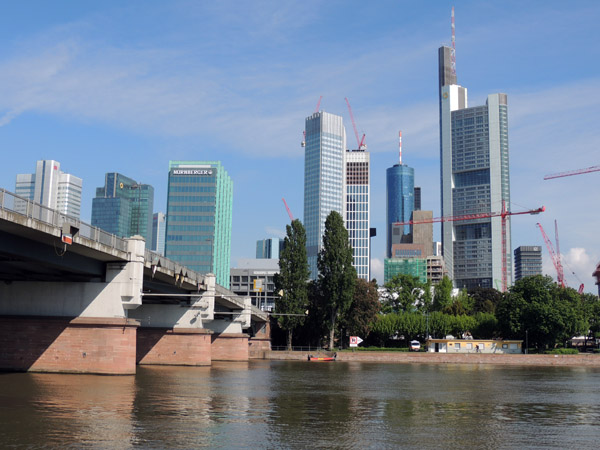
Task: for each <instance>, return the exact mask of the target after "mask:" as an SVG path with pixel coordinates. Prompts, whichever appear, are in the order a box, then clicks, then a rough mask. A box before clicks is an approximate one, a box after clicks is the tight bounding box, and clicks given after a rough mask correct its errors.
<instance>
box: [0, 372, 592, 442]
mask: <svg viewBox="0 0 600 450" xmlns="http://www.w3.org/2000/svg"><path fill="white" fill-rule="evenodd" d="M599 386H600V370H598V369H590V368H565V367H535V368H532V367H504V366H488V365H433V364H431V365H430V364H378V363H353V362H340V361H337V362H333V363H327V362H325V363H314V362H305V361H251V362H248V363H213V365H212V367H195V368H194V367H138V369H137V375H135V376H130V377H128V376H119V377H111V376H95V375H57V374H27V373H4V374H0V448H77V449H79V448H91V449H105V448H106V449H128V448H151V449H163V448H181V449H193V448H252V449H256V448H268V449H278V448H357V449H358V448H360V449H363V448H460V447H463V448H490V449H496V448H561V449H563V448H596V446H597V445H598V442H599V441H600V394H599V393H598V388H599Z"/></svg>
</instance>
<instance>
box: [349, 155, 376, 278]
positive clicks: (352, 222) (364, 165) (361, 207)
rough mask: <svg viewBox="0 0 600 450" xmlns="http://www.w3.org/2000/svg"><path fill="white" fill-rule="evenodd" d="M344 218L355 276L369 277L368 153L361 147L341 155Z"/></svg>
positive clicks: (369, 181)
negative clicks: (343, 161) (343, 176)
mask: <svg viewBox="0 0 600 450" xmlns="http://www.w3.org/2000/svg"><path fill="white" fill-rule="evenodd" d="M345 166H346V170H345V174H344V175H345V178H344V187H345V197H344V198H345V199H344V220H345V222H346V229H347V230H348V237H349V239H350V245H351V247H352V252H353V266H354V268H355V269H356V274H357V276H358V278H363V279H365V280H367V281H369V280H370V276H371V274H370V267H369V261H370V259H371V249H370V239H369V228H370V222H371V217H370V208H369V205H370V203H371V202H370V195H371V193H370V186H371V179H370V172H371V171H370V155H369V152H367V151H366V150H365V149H361V150H354V151H347V152H346V158H345Z"/></svg>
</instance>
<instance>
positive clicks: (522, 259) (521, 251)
mask: <svg viewBox="0 0 600 450" xmlns="http://www.w3.org/2000/svg"><path fill="white" fill-rule="evenodd" d="M541 274H542V247H540V246H538V245H521V246H520V247H517V248H516V249H515V281H519V280H520V279H521V278H523V277H529V276H533V275H541Z"/></svg>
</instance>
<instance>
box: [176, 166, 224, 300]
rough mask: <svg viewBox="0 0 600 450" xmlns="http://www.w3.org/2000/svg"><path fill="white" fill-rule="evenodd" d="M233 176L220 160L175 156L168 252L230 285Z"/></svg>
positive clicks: (188, 264) (198, 270)
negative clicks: (192, 159)
mask: <svg viewBox="0 0 600 450" xmlns="http://www.w3.org/2000/svg"><path fill="white" fill-rule="evenodd" d="M232 213H233V181H232V180H231V178H230V177H229V175H228V174H227V171H226V170H225V168H224V167H223V166H222V165H221V162H220V161H170V162H169V185H168V195H167V226H166V229H167V231H166V240H165V256H166V257H167V258H170V259H172V260H174V261H177V262H179V263H180V264H183V265H184V266H187V267H189V268H190V269H192V270H195V271H197V272H200V273H213V274H215V276H216V280H217V283H218V284H220V285H221V286H223V287H225V288H229V276H230V273H229V272H230V260H231V225H232Z"/></svg>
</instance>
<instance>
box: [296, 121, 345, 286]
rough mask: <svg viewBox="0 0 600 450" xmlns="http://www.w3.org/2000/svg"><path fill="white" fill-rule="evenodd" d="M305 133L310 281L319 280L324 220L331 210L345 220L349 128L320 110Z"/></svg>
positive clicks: (307, 248)
mask: <svg viewBox="0 0 600 450" xmlns="http://www.w3.org/2000/svg"><path fill="white" fill-rule="evenodd" d="M305 133H306V148H305V153H304V226H305V228H306V250H307V256H308V264H309V268H310V273H311V278H312V279H316V278H317V274H318V270H317V255H318V253H319V250H320V249H321V246H322V238H323V233H324V231H325V219H326V218H327V216H328V215H329V213H330V212H331V211H337V212H339V213H340V214H341V215H342V217H344V201H343V200H344V186H343V185H344V154H345V153H346V129H345V128H344V124H343V120H342V117H341V116H336V115H334V114H329V113H326V112H324V111H319V112H316V113H314V114H313V115H312V116H310V117H307V118H306V121H305Z"/></svg>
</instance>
